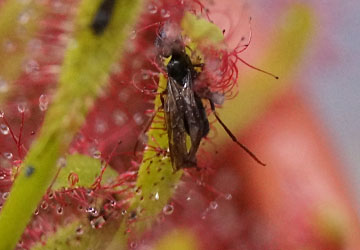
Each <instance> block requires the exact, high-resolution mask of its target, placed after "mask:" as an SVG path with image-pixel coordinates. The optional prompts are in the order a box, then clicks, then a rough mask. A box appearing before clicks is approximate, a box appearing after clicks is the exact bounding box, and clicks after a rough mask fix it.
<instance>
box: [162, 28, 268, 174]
mask: <svg viewBox="0 0 360 250" xmlns="http://www.w3.org/2000/svg"><path fill="white" fill-rule="evenodd" d="M161 34H162V33H160V36H159V38H158V40H157V42H156V43H157V46H158V47H160V48H161V51H160V54H161V55H162V56H171V59H170V61H169V62H168V64H167V66H166V71H167V76H168V80H167V88H166V90H165V91H164V92H163V94H162V95H161V99H162V104H163V109H164V113H165V121H166V128H167V134H168V139H169V151H170V158H171V161H172V165H173V168H174V170H179V169H181V168H188V167H197V163H196V162H197V161H196V152H197V151H198V148H199V146H200V142H201V139H202V138H204V137H206V136H207V134H208V133H209V130H210V128H209V121H208V117H207V114H206V110H205V107H204V105H203V102H202V98H204V97H203V96H204V94H203V93H199V92H197V91H195V84H196V82H195V80H196V78H197V77H198V75H199V74H201V72H200V73H198V72H197V71H196V70H195V68H196V67H200V68H201V67H202V66H203V65H201V64H199V65H196V64H193V63H192V61H191V59H190V57H189V56H188V55H187V53H186V51H185V46H183V44H182V42H181V41H182V40H181V37H180V36H178V37H176V36H175V37H173V38H172V40H171V41H170V42H169V40H166V39H164V37H162V36H161ZM202 91H204V90H202ZM205 92H210V90H205ZM211 94H212V95H211ZM207 96H209V97H206V98H205V99H207V100H208V101H209V103H210V107H211V110H212V112H213V114H214V115H215V117H216V119H217V120H218V122H219V123H220V125H221V126H222V127H223V128H224V130H225V131H226V132H227V134H228V135H229V136H230V137H231V139H232V140H233V141H234V142H235V143H236V144H238V145H239V146H240V147H241V148H242V149H243V150H244V151H245V152H246V153H248V154H249V155H250V156H251V157H252V158H253V159H254V160H255V161H256V162H257V163H259V164H261V165H265V164H264V163H263V162H261V161H260V160H259V159H258V158H257V157H256V156H255V155H254V154H253V153H252V152H251V151H250V150H249V149H248V148H247V147H246V146H244V145H243V144H241V143H240V142H239V141H238V140H237V139H236V137H235V136H234V135H233V134H232V132H231V131H230V130H229V129H228V128H227V127H226V125H225V124H224V123H223V122H222V120H221V119H220V118H219V116H218V115H217V113H216V111H215V103H214V100H213V99H212V98H211V96H216V94H215V93H210V94H207ZM187 137H189V138H190V142H191V143H190V145H188V143H187V140H188V139H187Z"/></svg>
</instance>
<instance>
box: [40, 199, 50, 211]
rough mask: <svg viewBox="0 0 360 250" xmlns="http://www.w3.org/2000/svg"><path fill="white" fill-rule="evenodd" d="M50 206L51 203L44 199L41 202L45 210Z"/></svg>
mask: <svg viewBox="0 0 360 250" xmlns="http://www.w3.org/2000/svg"><path fill="white" fill-rule="evenodd" d="M48 206H49V204H48V203H47V202H46V201H43V202H42V203H41V208H42V209H44V210H46V209H47V208H48Z"/></svg>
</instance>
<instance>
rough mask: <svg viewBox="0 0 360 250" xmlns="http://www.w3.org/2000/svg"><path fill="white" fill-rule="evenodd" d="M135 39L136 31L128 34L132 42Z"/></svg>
mask: <svg viewBox="0 0 360 250" xmlns="http://www.w3.org/2000/svg"><path fill="white" fill-rule="evenodd" d="M135 38H136V31H135V30H133V31H131V32H130V39H131V40H134V39H135Z"/></svg>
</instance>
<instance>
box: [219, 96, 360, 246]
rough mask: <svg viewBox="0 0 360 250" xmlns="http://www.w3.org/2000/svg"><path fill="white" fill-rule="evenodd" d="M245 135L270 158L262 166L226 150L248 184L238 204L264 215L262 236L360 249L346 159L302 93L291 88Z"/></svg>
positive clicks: (271, 241) (280, 242) (276, 241)
mask: <svg viewBox="0 0 360 250" xmlns="http://www.w3.org/2000/svg"><path fill="white" fill-rule="evenodd" d="M242 139H243V140H244V141H245V142H247V143H248V144H249V145H251V146H253V147H254V146H255V145H256V148H257V150H258V152H259V154H261V155H262V156H263V157H264V158H265V159H267V162H268V166H267V167H265V168H262V167H256V166H253V164H252V162H251V161H249V160H248V159H246V157H245V158H244V156H243V155H241V156H240V155H237V154H234V151H233V150H228V151H227V153H225V151H223V152H224V154H225V155H223V158H226V159H227V164H229V165H230V166H232V167H233V168H234V169H236V171H237V172H238V178H239V182H241V183H242V190H243V191H242V192H241V194H239V197H241V196H242V198H240V199H239V203H238V206H239V207H241V208H242V210H245V211H247V210H249V211H252V214H254V216H255V217H257V218H258V223H259V224H258V225H257V226H258V227H259V226H260V227H261V230H260V231H259V232H258V233H257V237H258V238H263V239H264V240H266V245H267V246H271V247H274V249H297V248H300V247H302V248H303V247H306V248H309V249H334V250H335V249H357V248H359V246H360V241H359V239H360V237H359V235H360V226H359V223H358V219H357V218H358V216H357V214H356V209H354V206H353V199H352V198H351V197H349V194H348V190H347V187H346V184H344V180H343V177H342V176H341V174H339V171H340V168H341V167H339V165H340V163H339V162H338V160H337V159H336V156H334V153H333V149H332V148H331V147H330V148H329V144H330V143H329V140H328V138H326V136H325V135H324V132H323V131H322V127H321V126H319V125H318V119H317V118H316V117H315V116H314V114H313V113H312V112H311V111H309V107H308V106H307V105H306V104H304V101H303V99H302V98H301V97H299V94H297V93H294V92H292V91H288V92H286V94H285V95H283V96H281V97H280V98H279V99H278V100H277V101H276V102H275V103H274V104H273V105H272V106H271V108H270V109H269V110H268V111H267V112H266V113H265V115H264V116H263V117H262V118H261V119H260V120H259V121H257V123H256V124H255V126H253V127H251V128H250V129H248V130H247V131H246V134H245V136H244V137H243V138H242ZM219 164H221V162H219ZM250 223H256V222H255V221H254V222H251V221H250ZM254 225H255V224H254ZM250 233H251V232H250ZM268 235H270V236H271V237H267V236H268ZM249 239H250V240H251V244H252V245H254V244H255V245H256V242H255V240H252V239H251V238H249ZM266 249H267V248H266Z"/></svg>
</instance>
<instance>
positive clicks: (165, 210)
mask: <svg viewBox="0 0 360 250" xmlns="http://www.w3.org/2000/svg"><path fill="white" fill-rule="evenodd" d="M173 212H174V206H173V205H171V204H167V205H165V206H164V207H163V213H164V214H165V215H170V214H172V213H173Z"/></svg>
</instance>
